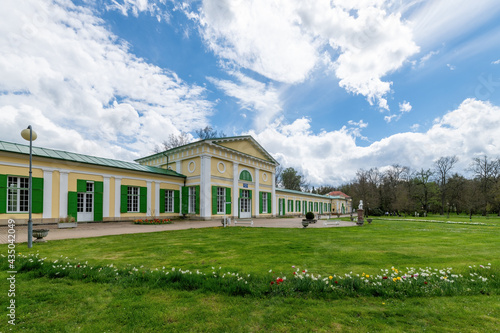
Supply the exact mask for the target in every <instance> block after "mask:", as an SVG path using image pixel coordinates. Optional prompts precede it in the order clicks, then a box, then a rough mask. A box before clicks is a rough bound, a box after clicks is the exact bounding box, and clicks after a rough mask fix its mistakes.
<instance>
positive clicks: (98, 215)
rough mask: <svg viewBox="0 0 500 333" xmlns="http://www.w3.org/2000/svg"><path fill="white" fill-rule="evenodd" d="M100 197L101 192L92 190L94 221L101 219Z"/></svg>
mask: <svg viewBox="0 0 500 333" xmlns="http://www.w3.org/2000/svg"><path fill="white" fill-rule="evenodd" d="M94 189H95V187H94ZM102 197H103V195H102V192H94V221H102V210H103V208H102V206H103V203H102Z"/></svg>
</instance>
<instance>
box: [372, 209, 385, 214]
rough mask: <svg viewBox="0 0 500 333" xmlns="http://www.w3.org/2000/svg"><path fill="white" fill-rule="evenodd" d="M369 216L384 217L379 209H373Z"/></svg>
mask: <svg viewBox="0 0 500 333" xmlns="http://www.w3.org/2000/svg"><path fill="white" fill-rule="evenodd" d="M370 215H372V216H382V215H384V212H383V211H382V210H381V209H380V208H375V209H373V210H371V211H370Z"/></svg>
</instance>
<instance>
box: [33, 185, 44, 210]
mask: <svg viewBox="0 0 500 333" xmlns="http://www.w3.org/2000/svg"><path fill="white" fill-rule="evenodd" d="M31 182H32V183H31V185H32V189H33V192H32V202H31V204H32V208H31V212H32V213H42V212H43V178H36V177H32V178H31Z"/></svg>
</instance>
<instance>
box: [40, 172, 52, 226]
mask: <svg viewBox="0 0 500 333" xmlns="http://www.w3.org/2000/svg"><path fill="white" fill-rule="evenodd" d="M42 216H43V218H51V217H52V171H46V170H43V215H42Z"/></svg>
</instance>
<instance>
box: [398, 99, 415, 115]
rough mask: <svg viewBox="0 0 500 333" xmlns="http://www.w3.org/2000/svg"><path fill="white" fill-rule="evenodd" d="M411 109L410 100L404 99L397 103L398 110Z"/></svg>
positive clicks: (408, 110)
mask: <svg viewBox="0 0 500 333" xmlns="http://www.w3.org/2000/svg"><path fill="white" fill-rule="evenodd" d="M411 109H412V107H411V104H410V102H407V101H404V102H403V103H399V111H400V112H401V113H406V112H410V111H411Z"/></svg>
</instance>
